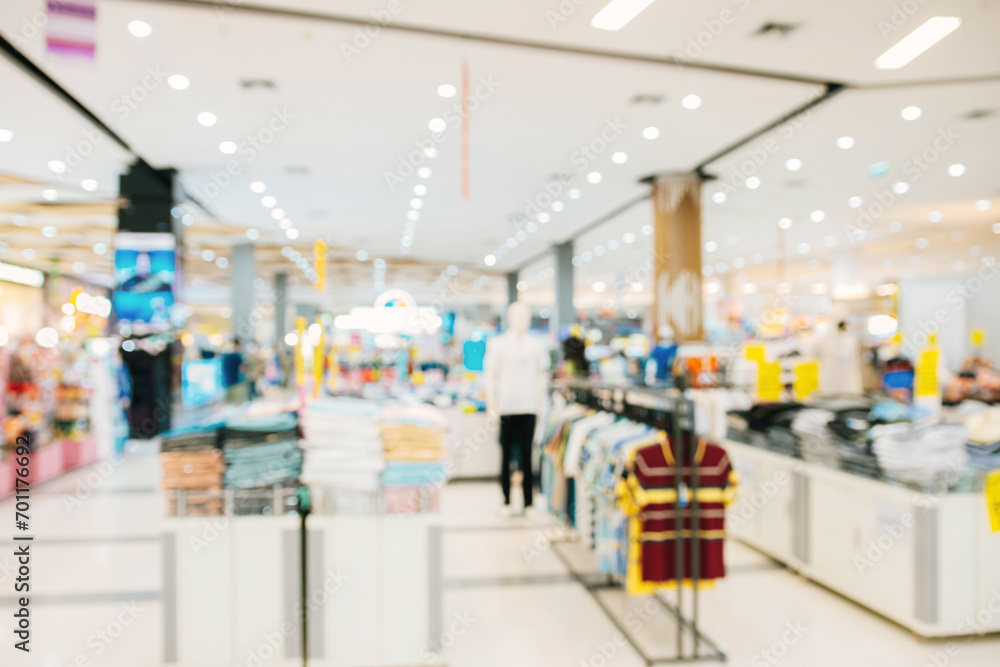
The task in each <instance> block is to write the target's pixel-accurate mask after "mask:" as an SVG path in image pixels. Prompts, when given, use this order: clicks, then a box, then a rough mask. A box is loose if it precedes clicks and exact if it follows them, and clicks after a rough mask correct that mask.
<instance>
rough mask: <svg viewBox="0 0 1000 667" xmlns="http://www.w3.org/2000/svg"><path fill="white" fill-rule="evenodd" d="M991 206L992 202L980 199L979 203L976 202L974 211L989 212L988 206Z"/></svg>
mask: <svg viewBox="0 0 1000 667" xmlns="http://www.w3.org/2000/svg"><path fill="white" fill-rule="evenodd" d="M992 205H993V202H991V201H990V200H989V199H980V200H979V201H977V202H976V210H977V211H988V210H990V206H992Z"/></svg>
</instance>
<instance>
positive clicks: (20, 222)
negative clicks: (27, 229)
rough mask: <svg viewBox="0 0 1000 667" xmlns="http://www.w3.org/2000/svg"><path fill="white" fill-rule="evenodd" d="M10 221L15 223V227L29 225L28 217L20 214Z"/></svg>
mask: <svg viewBox="0 0 1000 667" xmlns="http://www.w3.org/2000/svg"><path fill="white" fill-rule="evenodd" d="M10 221H11V222H13V223H14V224H15V225H17V226H18V227H24V226H25V225H26V224H28V216H26V215H21V214H20V213H18V214H17V215H15V216H14V217H13V218H11V219H10Z"/></svg>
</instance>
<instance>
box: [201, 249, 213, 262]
mask: <svg viewBox="0 0 1000 667" xmlns="http://www.w3.org/2000/svg"><path fill="white" fill-rule="evenodd" d="M201 258H202V259H203V260H205V261H206V262H211V261H212V260H213V259H215V253H214V252H212V251H211V250H202V251H201Z"/></svg>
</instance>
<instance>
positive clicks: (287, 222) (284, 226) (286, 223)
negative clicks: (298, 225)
mask: <svg viewBox="0 0 1000 667" xmlns="http://www.w3.org/2000/svg"><path fill="white" fill-rule="evenodd" d="M278 226H279V227H281V228H282V229H288V228H289V227H291V226H292V221H291V220H290V219H289V218H282V219H281V220H279V221H278Z"/></svg>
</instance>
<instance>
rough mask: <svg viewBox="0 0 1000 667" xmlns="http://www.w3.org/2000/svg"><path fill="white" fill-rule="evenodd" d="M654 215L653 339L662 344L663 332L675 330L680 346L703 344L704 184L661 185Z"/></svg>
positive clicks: (685, 177)
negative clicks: (702, 222) (669, 328)
mask: <svg viewBox="0 0 1000 667" xmlns="http://www.w3.org/2000/svg"><path fill="white" fill-rule="evenodd" d="M653 210H654V221H653V229H654V236H653V271H654V276H655V282H654V289H653V306H652V309H651V311H650V314H651V319H652V322H653V336H654V338H657V339H658V338H659V330H660V327H662V326H665V325H669V326H670V327H672V328H673V330H674V340H675V341H677V342H695V341H701V340H703V339H704V332H703V321H702V304H701V179H700V178H699V177H698V176H697V175H696V174H674V175H669V176H662V177H660V178H658V179H656V180H655V181H654V182H653Z"/></svg>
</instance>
